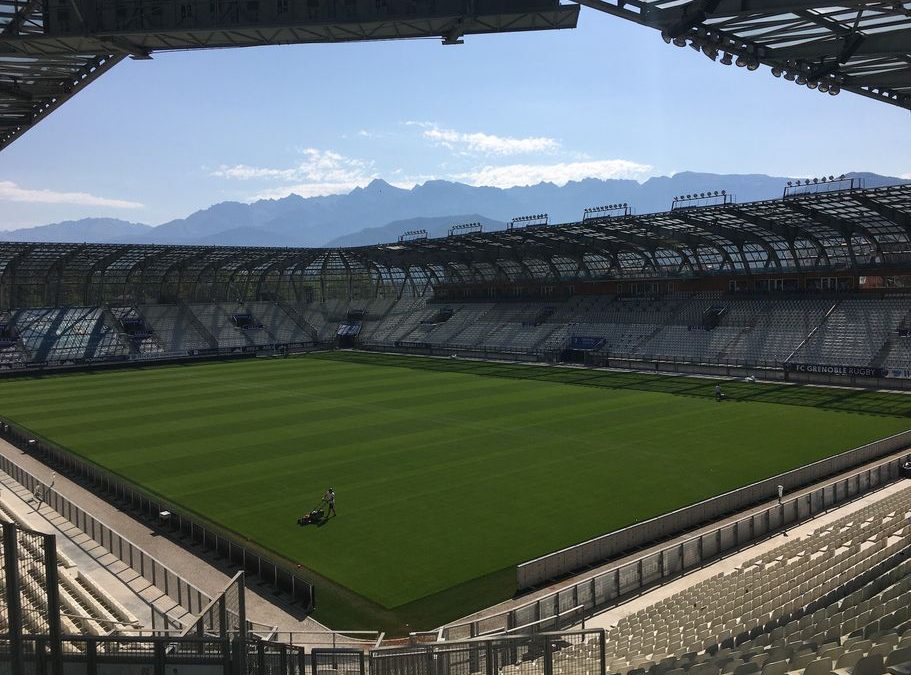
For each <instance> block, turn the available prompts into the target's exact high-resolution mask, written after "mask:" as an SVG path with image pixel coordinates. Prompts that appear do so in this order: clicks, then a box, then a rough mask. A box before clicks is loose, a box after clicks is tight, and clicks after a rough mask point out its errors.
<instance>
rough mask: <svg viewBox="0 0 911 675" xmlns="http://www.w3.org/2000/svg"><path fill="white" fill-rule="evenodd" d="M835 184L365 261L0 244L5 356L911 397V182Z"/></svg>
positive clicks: (685, 199)
mask: <svg viewBox="0 0 911 675" xmlns="http://www.w3.org/2000/svg"><path fill="white" fill-rule="evenodd" d="M837 186H838V183H837V182H836V183H834V184H810V185H802V186H800V189H799V190H796V189H791V190H790V191H789V193H787V194H786V195H785V197H784V198H782V199H777V200H770V201H762V202H752V203H744V204H737V203H734V201H733V199H732V198H731V197H730V196H728V195H717V196H716V195H715V194H714V193H700V194H698V195H682V196H680V198H679V199H677V200H676V201H675V208H673V209H672V210H671V211H667V212H664V213H653V214H645V215H634V214H632V213H630V208H629V207H628V206H627V205H625V204H612V205H608V206H605V207H599V208H597V209H587V210H586V211H585V217H584V218H583V220H581V221H579V222H575V223H568V224H563V225H548V224H547V222H546V220H547V219H546V216H543V215H541V216H536V217H533V218H519V219H516V221H514V222H513V223H511V226H510V228H509V229H507V230H504V231H499V232H490V233H484V232H481V231H479V230H480V228H477V227H459V226H454V227H453V228H452V231H451V234H450V236H448V237H443V238H436V239H428V238H426V235H424V234H421V233H420V232H417V233H407V234H406V235H403V237H402V238H401V241H399V242H396V243H389V244H380V245H376V246H366V247H357V248H333V249H281V248H253V247H251V248H232V247H212V246H158V245H131V244H124V245H100V244H28V243H23V244H20V243H8V244H2V245H0V266H2V267H0V269H2V276H0V308H2V311H3V315H2V316H0V330H2V333H0V336H2V347H0V356H2V362H3V365H4V366H6V367H7V368H8V369H9V370H13V371H17V370H22V369H31V368H35V367H47V366H57V365H61V364H64V363H65V364H70V365H79V364H86V363H102V362H107V361H113V362H122V361H124V360H134V361H135V360H145V359H149V358H163V357H174V356H181V357H193V356H200V355H218V354H224V353H249V354H253V353H257V352H261V351H267V350H275V349H277V348H279V349H287V348H318V347H326V346H335V345H341V346H363V347H367V348H376V349H397V350H400V351H418V352H421V353H430V354H433V353H449V352H451V351H459V352H462V353H465V354H469V355H484V356H497V355H499V356H502V357H507V358H514V359H518V358H522V359H529V360H544V359H546V360H552V361H554V360H561V359H567V358H569V359H574V360H585V361H586V362H589V363H592V364H595V365H627V366H630V367H638V366H637V364H636V363H634V362H640V361H644V362H663V363H668V362H672V363H675V364H691V367H692V368H693V369H697V370H700V369H701V370H703V371H706V372H716V371H714V370H711V369H708V368H709V367H711V366H725V367H761V368H764V369H766V371H768V372H764V374H765V375H766V376H770V377H778V376H779V375H778V374H777V373H784V372H788V373H790V374H791V376H793V377H797V378H807V379H813V378H824V379H826V380H827V381H839V379H838V378H849V379H851V380H852V381H855V382H856V383H863V384H870V383H871V382H870V380H881V379H883V378H885V377H892V378H893V380H892V382H891V384H892V385H895V386H903V384H904V383H902V382H899V380H903V379H907V375H908V370H909V368H911V366H909V364H911V359H909V358H908V357H909V354H911V344H909V339H908V337H907V336H908V333H909V328H911V295H909V293H911V291H909V288H911V185H898V186H893V187H884V188H876V189H861V188H851V189H835V190H832V189H829V188H832V187H837ZM795 187H796V186H795ZM712 202H717V203H712ZM523 225H525V226H523ZM460 232H466V233H465V234H460ZM680 367H682V366H680ZM833 378H834V379H833Z"/></svg>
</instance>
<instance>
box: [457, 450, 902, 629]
mask: <svg viewBox="0 0 911 675" xmlns="http://www.w3.org/2000/svg"><path fill="white" fill-rule="evenodd" d="M909 458H911V455H905V456H903V457H902V458H897V459H891V460H889V461H886V462H882V463H880V464H877V465H875V466H873V467H871V468H869V469H864V470H863V471H859V472H857V473H855V474H853V475H851V476H848V477H845V478H839V479H838V480H834V481H832V482H831V483H828V484H826V485H824V486H823V487H819V488H816V489H814V490H811V491H807V492H805V493H803V494H800V495H798V496H796V497H792V498H789V499H785V500H783V501H782V502H781V503H776V504H772V505H770V506H768V507H767V508H764V509H761V510H758V511H756V512H754V513H752V514H750V515H748V516H744V517H743V518H741V519H739V520H736V521H734V522H731V523H727V524H725V525H723V526H720V527H716V528H712V529H710V530H707V531H705V532H702V533H700V534H696V535H694V536H692V537H689V538H687V539H684V540H683V541H680V542H677V543H675V544H672V545H669V546H666V547H663V548H660V549H658V550H654V551H652V552H650V553H647V554H645V555H642V556H640V557H638V558H636V559H633V560H631V561H628V562H625V563H618V564H617V565H615V566H612V567H609V568H608V569H606V570H602V571H598V572H593V573H591V574H589V575H586V576H584V577H582V578H581V579H579V580H578V581H576V582H574V583H573V584H571V585H569V586H566V587H564V588H562V589H560V590H558V591H554V592H552V593H548V594H546V595H544V596H542V597H539V598H536V599H534V600H530V601H529V602H527V603H525V604H523V605H520V606H518V607H514V608H511V609H508V610H504V611H502V612H498V613H496V614H492V615H489V616H485V617H482V618H478V619H473V620H470V621H463V622H459V623H454V624H450V625H448V626H443V627H442V628H441V629H440V631H439V634H440V637H441V638H442V639H445V640H468V639H471V638H472V637H475V636H477V635H484V634H490V633H494V632H505V631H508V630H510V629H512V628H513V627H515V626H521V625H523V624H526V625H534V624H535V623H540V622H542V621H544V622H545V623H547V622H550V625H551V627H552V630H560V629H564V628H567V627H568V626H570V625H574V624H575V623H577V622H578V617H576V615H575V614H573V615H570V619H569V620H563V619H562V618H561V614H562V613H563V612H565V611H566V610H567V609H570V608H574V607H576V606H579V605H581V606H582V607H584V614H585V615H586V616H591V615H592V614H594V613H596V612H598V611H600V610H603V609H606V608H608V607H611V606H613V605H615V604H617V603H618V602H621V601H622V600H623V599H624V598H625V597H629V596H631V595H634V594H638V593H640V592H642V591H643V590H645V589H647V588H649V587H651V586H653V585H655V584H658V583H662V582H665V581H667V580H669V579H672V578H675V577H678V576H680V575H681V574H684V573H685V572H687V571H690V570H693V569H697V568H699V567H701V566H703V565H704V564H706V563H708V562H711V561H713V560H716V559H717V558H719V557H720V556H723V555H725V554H728V553H731V552H734V551H735V550H737V549H739V548H740V547H741V546H744V545H746V544H751V543H754V542H755V541H756V540H758V539H760V538H762V537H765V536H768V535H771V534H773V533H775V532H777V531H780V530H781V529H783V528H785V527H788V526H792V525H794V524H797V523H799V522H801V521H803V520H806V519H809V518H811V517H813V516H815V515H817V514H819V513H822V512H824V511H825V510H827V509H829V508H830V507H832V506H836V505H838V504H841V503H843V502H845V501H847V500H848V499H851V498H854V497H855V496H857V495H860V494H862V493H864V492H866V491H868V490H870V489H873V488H876V487H879V486H882V485H885V484H886V483H889V482H891V481H893V480H895V479H897V478H899V476H900V466H901V464H902V462H904V461H908V459H909Z"/></svg>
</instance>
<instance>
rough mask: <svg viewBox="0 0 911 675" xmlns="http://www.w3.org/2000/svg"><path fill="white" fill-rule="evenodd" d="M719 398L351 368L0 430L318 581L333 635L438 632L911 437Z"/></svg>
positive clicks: (610, 379) (848, 408)
mask: <svg viewBox="0 0 911 675" xmlns="http://www.w3.org/2000/svg"><path fill="white" fill-rule="evenodd" d="M713 386H714V381H711V380H705V379H700V378H688V377H659V376H648V375H639V374H631V373H615V372H605V371H592V370H582V369H563V368H551V367H535V366H523V365H509V364H490V363H476V362H466V361H449V360H439V359H426V358H417V357H415V358H410V357H409V358H406V357H398V356H388V355H376V354H359V353H345V352H335V353H324V354H314V355H309V356H306V357H298V358H291V359H281V360H279V359H274V360H271V359H270V360H266V359H251V360H244V361H234V362H223V363H215V364H199V365H190V366H171V367H158V368H147V369H143V370H119V371H107V372H94V373H85V374H73V375H59V376H47V377H36V378H29V379H16V380H6V381H2V382H0V415H2V416H3V417H5V418H8V419H11V420H13V421H15V422H17V423H19V424H21V425H23V426H26V427H28V428H29V429H31V430H32V431H33V432H35V433H36V434H39V435H41V436H43V437H44V438H46V439H49V440H52V441H54V442H56V443H58V444H60V445H62V446H64V447H67V448H69V449H71V450H73V451H74V452H76V453H78V454H80V455H82V456H84V457H86V458H88V459H90V460H91V461H93V462H95V463H97V464H99V465H101V466H104V467H106V468H108V469H110V470H112V471H114V472H116V473H118V474H120V475H122V476H124V477H126V478H127V479H129V480H131V481H134V482H135V483H137V484H140V485H142V486H144V487H145V488H147V489H149V490H152V491H154V492H156V493H158V494H160V495H162V496H164V497H166V498H168V499H170V500H172V501H174V502H177V503H179V504H180V505H182V506H184V507H185V508H188V509H190V510H192V511H194V512H196V513H197V514H200V515H202V516H204V517H205V518H207V519H209V520H211V521H213V522H215V523H217V524H219V525H221V526H223V527H226V528H229V529H231V530H234V531H235V532H237V533H239V534H240V535H242V536H245V537H249V538H251V539H253V540H254V541H256V542H258V543H259V544H260V545H261V546H263V547H265V548H267V549H270V550H271V551H273V552H275V553H278V554H279V555H280V556H282V557H284V558H286V559H288V560H290V561H293V562H296V563H300V564H302V565H304V566H305V568H307V569H308V570H311V571H312V572H314V573H315V574H316V575H318V577H317V578H318V586H317V598H318V608H317V614H316V616H317V617H318V618H320V619H323V620H325V621H327V622H328V623H330V625H333V626H335V627H339V628H341V627H346V628H358V627H363V628H375V627H377V626H383V627H386V628H392V629H402V628H403V627H404V626H405V624H410V625H411V626H412V627H415V628H428V627H432V626H434V625H437V624H439V623H441V622H443V621H444V620H448V619H453V618H456V617H457V616H460V615H462V614H464V613H466V612H468V611H471V610H475V609H478V608H480V607H483V606H486V605H488V604H491V603H493V602H496V601H498V600H502V599H504V598H506V597H509V596H510V595H512V593H513V592H514V585H513V580H514V566H515V564H516V563H519V562H521V561H524V560H527V559H529V558H533V557H536V556H539V555H542V554H544V553H548V552H550V551H552V550H554V549H558V548H561V547H564V546H567V545H570V544H574V543H577V542H579V541H582V540H584V539H587V538H590V537H593V536H595V535H599V534H602V533H605V532H608V531H611V530H614V529H616V528H619V527H622V526H624V525H628V524H630V523H632V522H635V521H638V520H642V519H645V518H648V517H651V516H654V515H657V514H660V513H664V512H666V511H669V510H672V509H674V508H678V507H681V506H684V505H686V504H690V503H692V502H695V501H698V500H701V499H704V498H707V497H710V496H713V495H715V494H717V493H719V492H723V491H726V490H730V489H732V488H735V487H738V486H741V485H744V484H747V483H751V482H753V481H756V480H758V479H761V478H763V477H767V476H770V475H773V474H776V473H779V472H781V471H784V470H787V469H791V468H794V467H797V466H800V465H803V464H806V463H808V462H811V461H814V460H817V459H820V458H822V457H825V456H827V455H831V454H834V453H837V452H839V451H843V450H846V449H849V448H852V447H855V446H858V445H861V444H863V443H865V442H868V441H871V440H873V439H875V438H879V437H882V436H886V435H889V434H893V433H896V432H899V431H902V430H904V429H907V428H909V427H911V396H902V395H892V394H881V393H873V392H869V393H866V392H865V393H858V392H854V391H848V390H835V389H821V388H813V387H793V386H786V385H761V384H748V383H742V382H738V383H729V384H725V391H726V393H727V395H728V396H729V397H730V400H728V401H725V402H723V403H716V402H715V401H714V400H712V388H713ZM852 411H854V412H852ZM330 485H331V486H332V487H334V488H335V489H336V492H337V493H338V513H339V515H338V517H337V518H334V519H332V520H330V521H329V522H328V523H327V524H326V525H324V526H322V527H308V528H303V529H302V528H299V527H298V526H297V525H296V523H295V521H296V518H297V517H298V516H299V515H300V514H301V513H303V512H305V511H307V510H309V509H310V508H312V507H313V506H314V505H315V504H316V502H317V501H318V499H319V496H320V495H321V494H322V492H323V490H325V488H326V487H328V486H330Z"/></svg>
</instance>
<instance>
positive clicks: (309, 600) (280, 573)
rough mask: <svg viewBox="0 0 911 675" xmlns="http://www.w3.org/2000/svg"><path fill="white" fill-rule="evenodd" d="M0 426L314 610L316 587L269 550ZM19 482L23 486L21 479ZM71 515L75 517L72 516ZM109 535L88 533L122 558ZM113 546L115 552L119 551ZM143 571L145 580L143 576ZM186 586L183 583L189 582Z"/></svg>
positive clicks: (117, 500) (105, 493)
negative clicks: (268, 551)
mask: <svg viewBox="0 0 911 675" xmlns="http://www.w3.org/2000/svg"><path fill="white" fill-rule="evenodd" d="M0 426H2V428H3V432H2V437H3V438H5V439H6V440H7V441H9V442H11V443H13V444H14V445H15V446H17V447H18V448H20V449H21V450H24V451H25V452H27V453H29V454H32V455H34V456H36V457H37V458H38V459H39V460H41V461H42V462H44V463H46V464H48V465H49V466H52V467H55V468H57V469H58V470H59V471H60V472H61V473H64V474H67V475H69V476H72V477H75V478H76V479H77V480H81V481H82V482H84V483H88V484H89V485H91V486H92V487H93V488H94V490H95V493H96V494H97V495H98V496H100V497H103V498H106V499H107V500H108V501H109V502H111V503H112V504H114V505H115V506H118V507H120V508H123V507H126V508H127V509H128V510H129V511H132V512H133V513H135V514H141V515H142V516H144V517H145V518H146V519H147V520H148V521H150V522H153V523H155V524H156V526H157V527H160V528H161V529H163V530H164V531H166V532H169V533H172V534H175V535H178V536H179V537H182V538H185V539H187V540H189V542H191V543H194V544H199V545H201V547H202V548H203V549H204V550H208V551H213V552H215V553H216V554H218V555H222V556H224V557H225V558H227V559H228V561H229V562H230V563H234V564H237V565H239V566H240V567H241V569H243V570H244V571H245V572H246V573H247V574H248V575H250V576H257V577H259V578H260V579H261V580H263V581H265V582H266V583H268V584H270V585H272V586H273V587H274V588H276V589H278V590H280V591H283V592H285V593H288V594H289V596H290V598H291V600H292V601H297V602H300V603H301V604H302V605H303V606H304V609H306V610H309V609H312V607H313V602H314V590H313V586H312V585H311V584H310V583H309V582H308V581H307V580H305V579H303V578H302V577H301V576H300V575H299V574H297V573H296V572H295V571H292V570H291V568H290V567H289V566H287V565H286V564H285V563H281V562H277V561H276V560H274V559H273V558H272V557H271V556H269V555H268V554H266V553H265V552H263V551H261V550H259V549H255V548H254V547H253V545H252V544H250V543H249V542H241V540H240V537H239V536H238V535H235V534H234V533H231V532H229V531H227V530H222V529H216V528H215V526H214V525H212V524H211V523H208V522H204V521H203V520H202V519H201V518H197V517H195V516H193V515H190V514H188V513H187V512H186V511H184V510H183V509H181V508H180V507H179V506H176V505H175V504H173V503H171V502H168V501H166V500H164V499H162V498H160V497H156V496H153V495H151V494H149V493H147V492H145V491H144V490H142V489H141V488H139V487H136V486H134V485H132V484H131V483H128V482H127V481H126V480H124V479H122V478H120V477H119V476H116V475H115V474H113V473H111V472H110V471H107V470H105V469H102V468H100V467H97V466H95V465H93V464H90V463H89V462H88V461H86V460H83V459H81V458H79V457H77V456H76V455H74V454H73V453H71V452H69V451H67V450H63V449H61V448H58V447H57V446H54V445H52V444H50V443H48V442H46V441H44V440H37V439H35V438H33V437H32V435H31V434H30V433H29V432H27V431H26V430H25V429H22V428H20V427H19V426H17V425H16V424H13V423H3V424H2V425H0ZM4 459H5V458H4ZM5 461H6V463H7V464H6V465H7V466H10V467H14V466H16V465H15V464H14V463H12V462H10V461H9V460H8V459H5ZM16 468H17V469H18V471H20V472H21V474H20V475H23V476H26V475H27V476H28V478H26V479H25V480H28V481H31V485H26V487H28V488H29V489H30V490H34V486H35V485H38V484H41V485H42V486H43V487H44V489H47V486H45V485H44V484H43V483H41V481H39V480H37V479H36V478H35V477H34V476H32V475H31V474H29V473H28V472H26V471H24V470H23V469H21V468H20V467H16ZM14 478H15V476H14ZM17 480H18V479H17ZM19 482H20V483H21V482H22V481H19ZM23 484H25V483H23ZM48 494H49V495H50V494H54V495H56V497H54V498H53V499H54V500H55V501H53V502H52V501H51V500H50V499H48V500H47V503H48V504H49V505H50V506H51V507H52V508H54V510H56V511H57V512H58V513H60V514H61V515H62V516H64V517H65V518H67V520H70V522H73V524H74V525H76V526H77V527H80V529H82V530H83V531H86V529H85V528H86V527H88V528H93V527H94V528H99V527H100V526H99V524H98V521H97V519H95V518H94V517H92V516H91V515H89V514H87V513H85V512H84V511H82V509H79V507H77V506H76V505H74V504H72V503H71V502H69V500H66V499H65V498H64V497H62V496H61V495H59V494H57V493H56V492H54V491H49V492H48ZM55 505H60V506H61V509H69V510H68V511H61V510H58V509H57V508H56V506H55ZM162 513H167V514H168V516H167V518H166V520H164V521H162V520H161V514H162ZM70 514H75V515H73V516H72V517H71V515H70ZM77 519H78V520H77ZM101 531H102V532H104V531H105V530H104V528H101ZM107 531H109V532H110V533H109V534H101V533H99V532H95V531H94V530H93V531H92V532H91V533H90V532H86V533H87V534H89V535H90V536H92V538H93V539H95V540H96V541H98V542H99V543H100V544H101V545H102V546H105V547H108V546H111V548H109V549H108V550H110V551H111V552H112V553H115V555H120V548H119V547H120V546H121V545H122V543H123V542H126V540H123V538H122V537H119V535H116V533H114V532H113V531H111V530H110V528H107ZM103 537H107V539H103ZM117 539H120V540H121V541H119V542H118V541H117ZM114 547H117V548H116V549H115V548H114ZM134 548H136V549H138V547H135V546H131V547H129V550H128V553H129V551H132V550H133V549H134ZM142 554H143V555H140V556H139V563H138V564H140V565H144V564H145V562H146V560H148V561H149V562H152V561H153V559H152V557H151V556H149V555H148V554H147V553H145V552H142ZM125 555H126V554H125ZM121 559H122V560H123V561H124V562H125V563H127V564H129V565H130V566H131V567H132V566H133V565H134V561H133V560H131V559H129V558H128V559H123V558H121ZM128 560H129V562H128ZM155 562H157V561H155ZM143 569H144V568H143ZM137 571H138V570H137ZM140 573H141V574H143V576H145V573H143V572H140ZM150 573H151V574H152V575H154V577H155V579H156V581H157V579H158V574H159V573H161V574H165V571H164V566H163V565H160V563H159V564H153V565H152V567H151V571H150ZM171 574H173V573H171ZM170 579H171V578H170V577H169V576H167V575H166V574H165V578H164V582H163V583H168V582H169V581H170ZM177 579H179V577H176V575H175V581H176V580H177ZM152 583H153V584H155V585H156V586H159V587H160V588H163V590H166V593H168V595H169V596H171V597H172V598H175V600H176V597H175V596H174V595H171V592H170V586H168V588H167V589H164V587H163V586H160V585H159V584H158V583H156V582H155V581H153V582H152ZM183 583H184V584H185V583H186V582H183ZM181 589H182V586H181V585H179V584H178V585H177V587H176V592H177V593H181V595H180V597H181V600H177V602H178V603H179V604H181V605H182V606H183V604H182V598H183V595H182V590H181ZM203 604H205V603H204V602H202V601H200V602H199V605H198V606H197V607H196V608H195V611H194V610H192V609H189V610H188V611H191V612H192V613H198V611H199V609H200V607H201V605H203Z"/></svg>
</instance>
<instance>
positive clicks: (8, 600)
mask: <svg viewBox="0 0 911 675" xmlns="http://www.w3.org/2000/svg"><path fill="white" fill-rule="evenodd" d="M0 531H2V534H3V541H2V546H0V551H2V553H0V563H2V570H3V581H4V588H3V594H2V600H3V603H2V607H0V626H2V627H3V630H4V632H5V633H6V634H5V635H4V636H0V640H2V641H3V642H4V643H5V647H2V646H0V655H3V656H5V657H6V658H5V659H0V663H2V661H3V660H5V661H6V662H7V663H9V664H10V667H11V670H12V672H13V675H19V674H20V673H24V672H25V655H26V653H27V652H29V651H31V652H32V653H37V652H40V654H41V655H42V656H46V657H48V658H59V657H60V653H61V641H60V587H59V585H58V580H57V544H56V540H55V538H54V535H52V534H44V533H43V532H35V531H33V530H29V529H26V528H23V527H19V526H18V525H16V524H14V523H0ZM30 632H36V633H37V632H40V633H41V634H42V635H43V636H44V639H43V641H42V642H41V643H40V644H34V645H32V644H30V643H28V641H27V640H26V639H25V637H24V636H25V635H26V634H28V633H30ZM2 670H3V669H2V666H0V672H2Z"/></svg>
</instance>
